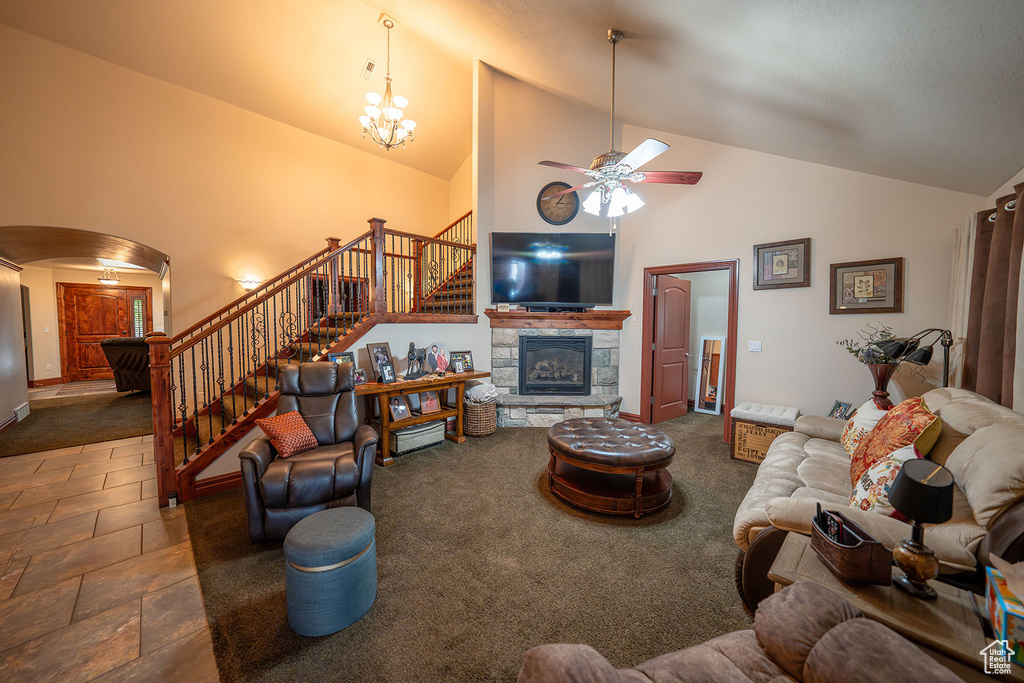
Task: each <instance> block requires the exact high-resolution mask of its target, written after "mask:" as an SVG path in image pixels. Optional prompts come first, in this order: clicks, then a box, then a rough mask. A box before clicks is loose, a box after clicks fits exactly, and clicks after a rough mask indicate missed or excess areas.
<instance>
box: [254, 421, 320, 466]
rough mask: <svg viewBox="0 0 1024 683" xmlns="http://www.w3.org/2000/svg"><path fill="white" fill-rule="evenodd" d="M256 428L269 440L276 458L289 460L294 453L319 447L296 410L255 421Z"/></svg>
mask: <svg viewBox="0 0 1024 683" xmlns="http://www.w3.org/2000/svg"><path fill="white" fill-rule="evenodd" d="M256 426H257V427H259V428H260V429H262V430H263V433H264V434H266V435H267V438H269V439H270V443H271V444H273V446H274V449H275V450H276V451H277V457H279V458H290V457H291V456H293V455H295V454H296V453H302V452H303V451H308V450H310V449H311V448H316V447H317V446H318V445H320V444H319V443H318V442H317V440H316V436H314V435H313V431H312V430H311V429H310V428H309V425H307V424H306V421H305V420H304V419H302V415H299V412H298V411H297V410H292V411H291V412H287V413H284V414H282V415H275V416H274V417H268V418H265V419H262V420H256Z"/></svg>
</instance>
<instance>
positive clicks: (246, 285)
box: [236, 278, 260, 292]
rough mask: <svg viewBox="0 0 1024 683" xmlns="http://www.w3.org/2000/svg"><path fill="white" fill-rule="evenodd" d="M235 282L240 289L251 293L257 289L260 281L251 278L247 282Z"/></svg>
mask: <svg viewBox="0 0 1024 683" xmlns="http://www.w3.org/2000/svg"><path fill="white" fill-rule="evenodd" d="M236 282H238V284H240V285H242V289H244V290H245V291H247V292H251V291H252V290H254V289H256V288H257V287H259V286H260V281H259V280H254V279H252V278H250V279H248V280H236Z"/></svg>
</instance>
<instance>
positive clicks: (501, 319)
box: [484, 308, 632, 330]
mask: <svg viewBox="0 0 1024 683" xmlns="http://www.w3.org/2000/svg"><path fill="white" fill-rule="evenodd" d="M484 315H486V316H487V317H488V318H490V319H491V327H492V328H493V327H513V328H519V329H548V330H552V329H558V330H621V329H622V321H623V320H625V319H626V318H628V317H629V316H630V315H632V313H630V312H629V311H606V310H594V311H582V312H579V313H532V312H530V311H527V310H526V309H518V310H512V311H498V310H497V309H494V308H488V309H487V310H485V311H484Z"/></svg>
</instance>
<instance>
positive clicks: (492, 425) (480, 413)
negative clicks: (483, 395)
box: [462, 401, 498, 436]
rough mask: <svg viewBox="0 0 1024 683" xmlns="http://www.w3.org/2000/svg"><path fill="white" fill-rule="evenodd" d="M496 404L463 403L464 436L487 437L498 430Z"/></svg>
mask: <svg viewBox="0 0 1024 683" xmlns="http://www.w3.org/2000/svg"><path fill="white" fill-rule="evenodd" d="M497 405H498V404H497V402H496V401H491V402H490V403H464V404H463V406H462V407H463V411H462V430H463V431H464V432H465V434H466V436H487V435H489V434H493V433H494V430H495V429H497V428H498V411H497Z"/></svg>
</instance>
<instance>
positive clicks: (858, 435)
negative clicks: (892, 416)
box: [840, 398, 886, 456]
mask: <svg viewBox="0 0 1024 683" xmlns="http://www.w3.org/2000/svg"><path fill="white" fill-rule="evenodd" d="M885 412H886V411H884V410H882V409H881V408H879V407H878V406H876V405H875V400H874V399H873V398H872V399H868V402H867V403H865V404H864V405H862V406H861V407H860V408H857V412H855V413H854V414H853V416H852V417H851V418H850V420H849V421H848V422H847V423H846V428H845V429H843V436H842V438H841V439H840V441H841V442H842V444H843V448H845V449H846V454H847V455H850V456H852V455H853V452H854V451H855V450H857V446H859V445H860V442H861V441H862V440H863V439H864V437H865V436H867V435H868V434H870V433H871V430H872V429H874V428H875V425H876V424H878V421H879V420H881V419H882V418H883V417H885Z"/></svg>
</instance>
